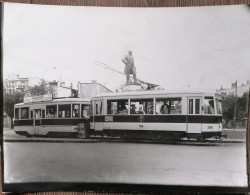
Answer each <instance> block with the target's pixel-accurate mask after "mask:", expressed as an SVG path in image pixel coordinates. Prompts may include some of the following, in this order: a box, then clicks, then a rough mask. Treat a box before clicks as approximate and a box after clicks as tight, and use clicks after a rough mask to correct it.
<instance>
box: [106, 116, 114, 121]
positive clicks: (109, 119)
mask: <svg viewBox="0 0 250 195" xmlns="http://www.w3.org/2000/svg"><path fill="white" fill-rule="evenodd" d="M108 121H112V122H113V116H105V122H108Z"/></svg>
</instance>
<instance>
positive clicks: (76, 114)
mask: <svg viewBox="0 0 250 195" xmlns="http://www.w3.org/2000/svg"><path fill="white" fill-rule="evenodd" d="M72 117H75V118H78V117H80V104H73V109H72Z"/></svg>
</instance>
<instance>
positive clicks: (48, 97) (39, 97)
mask: <svg viewBox="0 0 250 195" xmlns="http://www.w3.org/2000/svg"><path fill="white" fill-rule="evenodd" d="M50 100H52V94H46V95H30V94H25V96H24V98H23V102H24V103H31V102H44V101H50Z"/></svg>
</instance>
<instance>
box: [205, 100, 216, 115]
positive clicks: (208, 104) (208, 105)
mask: <svg viewBox="0 0 250 195" xmlns="http://www.w3.org/2000/svg"><path fill="white" fill-rule="evenodd" d="M204 114H215V111H214V98H213V97H205V98H204Z"/></svg>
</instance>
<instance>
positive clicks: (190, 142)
mask: <svg viewBox="0 0 250 195" xmlns="http://www.w3.org/2000/svg"><path fill="white" fill-rule="evenodd" d="M3 141H4V142H44V143H138V144H140V143H142V144H143V143H144V144H171V145H196V146H203V145H205V146H206V145H218V144H221V143H245V141H243V140H229V139H222V140H216V139H214V140H205V141H196V140H178V141H173V140H152V139H121V138H111V137H90V138H88V139H83V138H49V137H46V138H45V137H29V138H25V137H20V138H17V137H15V138H4V140H3Z"/></svg>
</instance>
